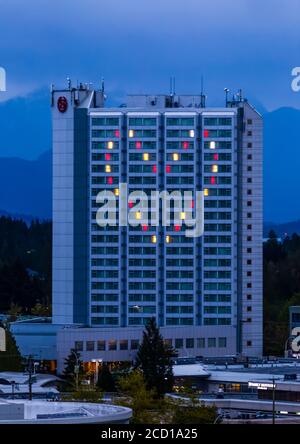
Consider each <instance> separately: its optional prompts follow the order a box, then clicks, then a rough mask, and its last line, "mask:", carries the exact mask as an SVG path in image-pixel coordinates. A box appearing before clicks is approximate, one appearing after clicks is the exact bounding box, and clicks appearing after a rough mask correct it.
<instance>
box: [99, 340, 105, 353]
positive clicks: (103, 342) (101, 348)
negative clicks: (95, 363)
mask: <svg viewBox="0 0 300 444" xmlns="http://www.w3.org/2000/svg"><path fill="white" fill-rule="evenodd" d="M97 350H98V351H105V341H97Z"/></svg>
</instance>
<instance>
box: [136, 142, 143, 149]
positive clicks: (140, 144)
mask: <svg viewBox="0 0 300 444" xmlns="http://www.w3.org/2000/svg"><path fill="white" fill-rule="evenodd" d="M135 147H136V149H138V150H140V149H141V148H142V142H135Z"/></svg>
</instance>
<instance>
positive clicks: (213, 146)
mask: <svg viewBox="0 0 300 444" xmlns="http://www.w3.org/2000/svg"><path fill="white" fill-rule="evenodd" d="M209 148H210V149H211V150H215V149H216V142H209Z"/></svg>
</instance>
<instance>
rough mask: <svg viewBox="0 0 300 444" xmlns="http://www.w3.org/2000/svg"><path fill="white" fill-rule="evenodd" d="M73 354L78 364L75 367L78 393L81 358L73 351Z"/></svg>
mask: <svg viewBox="0 0 300 444" xmlns="http://www.w3.org/2000/svg"><path fill="white" fill-rule="evenodd" d="M72 354H73V355H74V356H75V359H76V364H75V365H74V373H75V383H76V391H77V392H78V386H79V370H80V368H79V367H80V366H79V357H78V354H77V353H76V352H75V351H74V350H72Z"/></svg>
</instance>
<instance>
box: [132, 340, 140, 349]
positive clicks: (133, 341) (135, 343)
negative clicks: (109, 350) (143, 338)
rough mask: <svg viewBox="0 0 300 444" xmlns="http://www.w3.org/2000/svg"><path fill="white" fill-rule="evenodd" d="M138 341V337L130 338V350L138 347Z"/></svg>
mask: <svg viewBox="0 0 300 444" xmlns="http://www.w3.org/2000/svg"><path fill="white" fill-rule="evenodd" d="M139 343H140V341H139V340H138V339H132V340H131V346H130V348H131V350H137V349H138V348H139Z"/></svg>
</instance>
